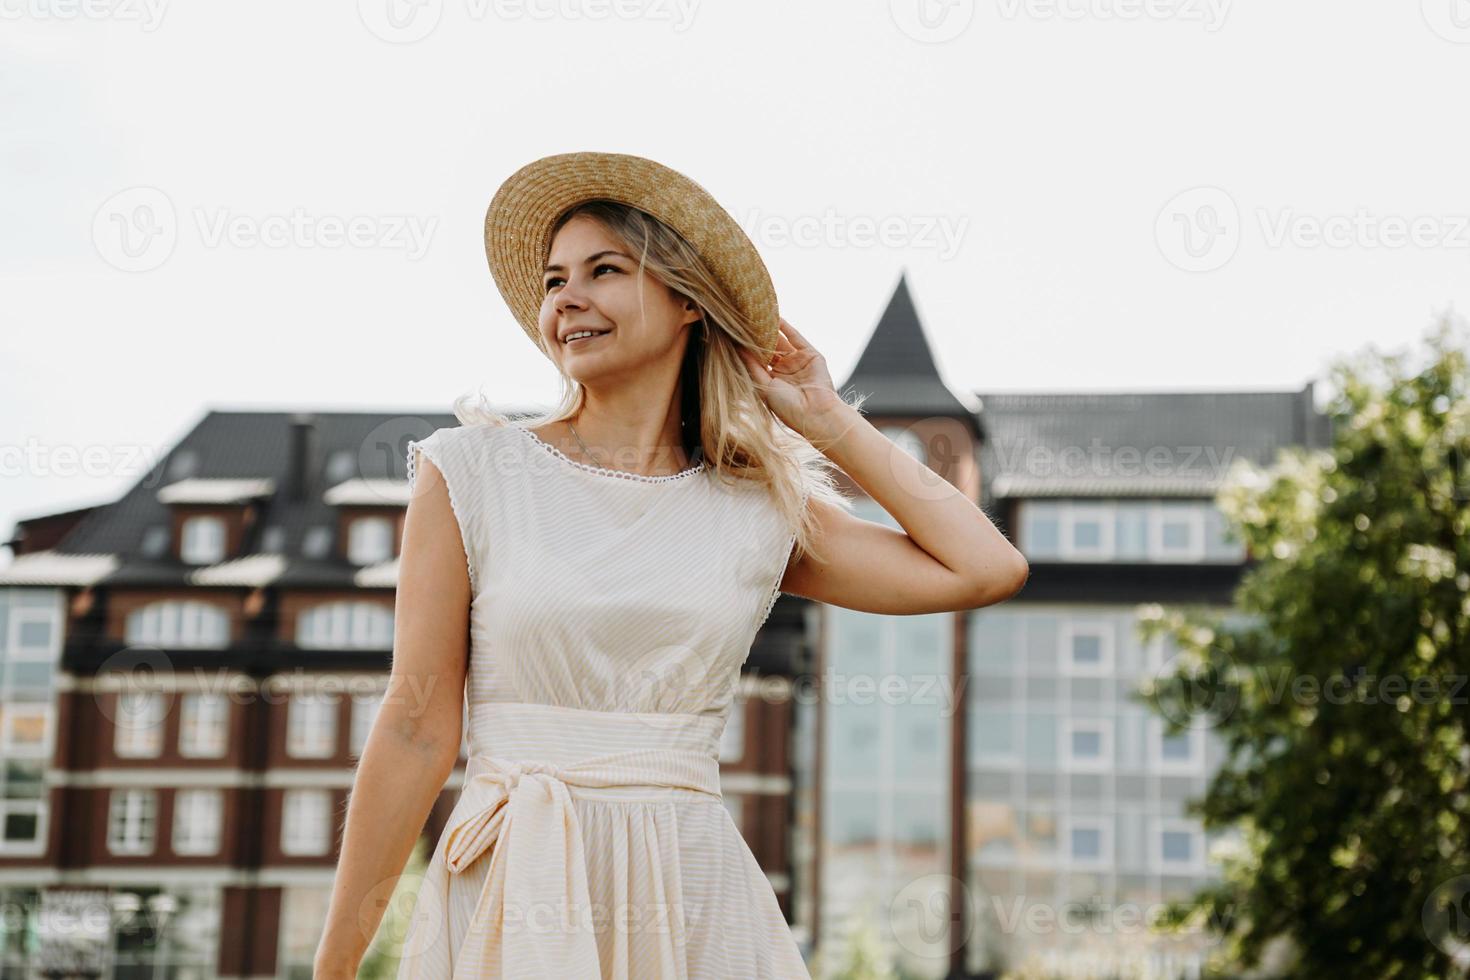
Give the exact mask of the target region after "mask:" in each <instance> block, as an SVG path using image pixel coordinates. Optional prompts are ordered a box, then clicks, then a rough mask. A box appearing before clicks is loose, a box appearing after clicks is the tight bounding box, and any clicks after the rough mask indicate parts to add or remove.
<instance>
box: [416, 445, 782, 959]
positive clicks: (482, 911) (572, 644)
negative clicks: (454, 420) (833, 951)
mask: <svg viewBox="0 0 1470 980" xmlns="http://www.w3.org/2000/svg"><path fill="white" fill-rule="evenodd" d="M416 452H422V453H423V454H424V455H425V456H427V457H428V458H429V459H430V460H432V461H433V463H434V465H435V466H436V467H437V468H438V469H439V470H440V471H441V472H442V473H443V474H444V479H445V483H446V484H447V487H448V491H449V496H450V502H451V505H452V507H453V510H454V514H455V517H456V518H457V520H458V523H459V530H460V534H461V537H462V542H463V545H464V550H465V556H466V560H467V562H468V573H469V579H470V591H471V596H472V599H471V604H470V627H469V628H470V652H469V665H468V673H467V677H466V680H465V701H464V704H465V717H466V719H467V724H468V746H469V758H468V764H467V767H466V771H465V779H464V784H463V787H462V789H461V791H460V795H459V798H458V800H457V801H456V803H455V806H454V809H453V810H452V812H451V813H450V815H449V819H448V822H447V824H446V826H445V829H444V832H443V833H442V834H441V835H440V838H439V842H438V844H437V846H436V847H435V850H434V854H433V857H432V858H431V860H430V862H429V867H428V870H427V872H426V873H425V876H424V878H423V880H422V882H421V886H420V888H419V892H418V898H417V900H416V903H415V906H414V910H413V914H412V915H411V916H410V920H409V924H408V927H407V933H406V936H405V943H404V951H403V958H402V961H401V964H400V968H399V971H398V977H399V978H400V980H445V978H465V977H504V978H509V980H522V978H537V980H564V978H565V980H613V978H617V980H658V978H670V980H671V978H679V980H685V978H689V980H714V978H725V977H739V978H742V980H752V978H806V980H810V976H811V974H810V973H809V971H808V969H807V967H806V964H805V963H804V961H803V960H802V957H801V952H800V950H799V948H798V946H797V944H796V941H795V938H794V937H793V936H792V934H791V930H790V928H789V926H788V925H787V923H786V920H785V917H784V916H783V915H782V913H781V909H780V906H779V905H778V904H777V899H776V895H775V892H774V890H773V889H772V887H771V884H770V881H769V879H768V878H767V877H766V875H765V873H764V872H763V871H762V870H761V868H760V866H759V865H758V864H757V862H756V860H755V857H754V855H753V854H752V853H751V851H750V849H749V847H748V846H747V845H746V843H745V840H744V838H743V837H742V836H741V834H740V831H739V829H738V828H737V827H736V826H735V823H734V821H733V819H732V818H731V816H730V813H729V811H728V810H726V809H725V806H724V804H723V802H722V800H721V794H720V773H719V762H718V752H719V743H720V736H721V733H722V732H723V730H724V727H725V722H726V719H727V718H728V717H729V714H730V711H731V709H732V707H733V705H734V694H735V690H736V683H737V681H738V678H739V674H740V668H741V664H742V663H743V662H744V661H745V659H746V657H747V656H748V655H749V651H750V646H751V643H752V641H753V640H754V638H755V635H756V633H757V631H758V630H759V629H760V627H761V625H762V624H763V623H764V622H765V620H766V618H767V617H768V616H769V615H770V611H771V607H772V605H773V604H774V602H775V599H776V596H777V594H778V592H777V590H778V588H779V585H780V580H781V576H782V574H783V572H784V571H785V567H786V563H787V559H788V558H789V556H790V553H791V547H792V544H793V542H794V537H793V534H794V528H792V527H790V526H789V525H787V523H786V522H785V521H783V520H782V518H781V516H780V514H779V513H778V512H777V510H776V508H775V506H774V503H773V502H772V500H771V498H770V496H769V494H768V493H767V492H766V491H765V490H764V489H763V488H761V487H758V486H755V485H753V484H736V485H735V486H730V485H728V484H727V483H725V482H722V481H720V480H718V479H717V478H716V477H715V476H714V475H713V474H712V473H711V472H710V470H709V469H708V468H706V467H705V466H703V465H702V464H701V465H700V466H697V467H694V468H691V469H688V470H685V471H683V472H681V473H677V474H672V475H668V476H654V477H648V476H639V475H637V474H630V473H626V472H623V471H620V470H614V469H603V468H601V467H596V466H591V465H589V464H586V463H583V462H580V461H576V460H573V459H572V458H571V457H569V456H566V455H564V454H563V453H561V452H560V451H559V450H557V449H556V448H555V447H553V446H551V445H550V444H549V443H546V442H544V441H542V440H541V439H540V438H539V437H538V436H536V435H535V434H534V433H532V432H531V431H530V430H529V428H527V427H525V426H523V425H522V424H520V423H515V422H513V423H511V424H509V425H494V424H474V425H466V426H458V427H451V428H441V429H437V430H435V431H434V432H433V433H432V434H430V435H429V436H427V437H426V438H424V439H422V440H417V441H411V442H410V443H409V444H408V479H409V485H410V487H412V485H413V480H414V475H415V469H416V459H415V453H416ZM809 492H810V491H809V490H808V495H809Z"/></svg>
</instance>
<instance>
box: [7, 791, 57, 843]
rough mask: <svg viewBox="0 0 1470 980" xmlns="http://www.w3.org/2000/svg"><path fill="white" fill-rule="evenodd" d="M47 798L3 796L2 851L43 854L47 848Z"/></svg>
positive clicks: (48, 810)
mask: <svg viewBox="0 0 1470 980" xmlns="http://www.w3.org/2000/svg"><path fill="white" fill-rule="evenodd" d="M50 812H51V810H50V807H48V806H47V805H46V801H45V800H9V799H0V854H40V853H42V852H43V851H45V849H46V822H47V817H48V816H49V815H50Z"/></svg>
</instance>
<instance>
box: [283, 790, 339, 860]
mask: <svg viewBox="0 0 1470 980" xmlns="http://www.w3.org/2000/svg"><path fill="white" fill-rule="evenodd" d="M331 816H332V797H331V794H330V793H329V792H328V791H327V790H324V789H304V788H303V789H288V790H286V791H285V792H284V793H282V794H281V853H282V854H292V855H307V854H325V853H327V848H328V846H329V845H330V843H331V837H330V835H331Z"/></svg>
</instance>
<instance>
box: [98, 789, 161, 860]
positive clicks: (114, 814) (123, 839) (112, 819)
mask: <svg viewBox="0 0 1470 980" xmlns="http://www.w3.org/2000/svg"><path fill="white" fill-rule="evenodd" d="M157 826H158V793H157V791H155V790H151V789H114V790H112V791H111V793H110V798H109V800H108V807H107V849H108V850H109V851H111V852H112V853H113V854H152V853H153V835H154V832H155V831H156V830H157Z"/></svg>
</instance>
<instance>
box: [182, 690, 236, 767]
mask: <svg viewBox="0 0 1470 980" xmlns="http://www.w3.org/2000/svg"><path fill="white" fill-rule="evenodd" d="M229 720H230V701H229V698H227V697H225V695H223V694H219V693H217V692H212V691H190V692H188V693H186V694H184V695H183V696H182V697H181V698H180V699H179V755H182V756H184V757H185V758H186V759H218V758H220V757H221V756H223V755H224V754H225V745H226V743H227V742H228V740H229V727H228V726H229Z"/></svg>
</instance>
